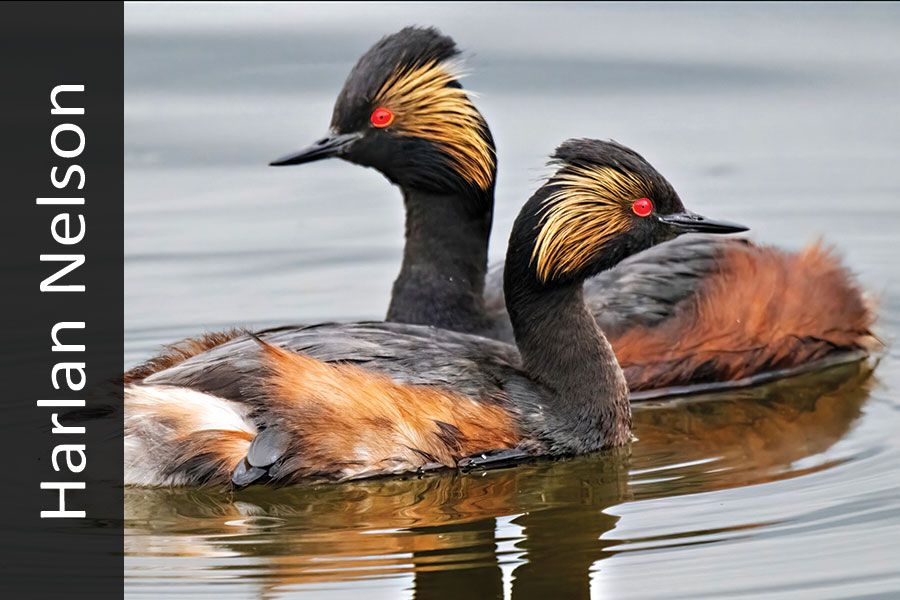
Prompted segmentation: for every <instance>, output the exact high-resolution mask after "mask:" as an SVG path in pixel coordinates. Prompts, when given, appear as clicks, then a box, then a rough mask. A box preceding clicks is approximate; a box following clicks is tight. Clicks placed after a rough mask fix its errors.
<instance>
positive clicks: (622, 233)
mask: <svg viewBox="0 0 900 600" xmlns="http://www.w3.org/2000/svg"><path fill="white" fill-rule="evenodd" d="M551 164H553V165H556V166H557V167H558V170H557V172H556V173H555V174H554V175H553V176H552V177H551V178H550V180H549V181H548V182H547V183H546V184H545V185H544V186H543V187H542V188H541V190H539V192H538V193H537V194H535V196H534V197H532V199H531V200H529V204H527V205H526V210H523V212H522V217H521V218H524V219H528V220H531V221H532V222H533V223H532V224H531V226H530V227H524V228H522V229H521V231H525V232H528V235H532V236H534V238H535V239H534V240H528V241H527V242H526V241H525V240H511V241H510V244H511V245H513V244H515V245H517V246H518V245H520V244H521V245H522V246H523V247H524V246H526V243H527V245H528V246H530V247H532V248H533V251H532V254H531V257H530V260H531V265H532V267H533V268H534V269H535V274H536V278H537V279H538V280H540V281H542V282H545V283H548V282H553V281H560V280H568V279H571V278H573V277H575V278H583V277H589V276H591V275H595V274H596V273H599V272H600V271H603V270H605V269H607V268H609V267H610V266H612V265H614V264H615V263H617V262H619V261H621V260H622V259H624V258H626V257H627V256H630V255H632V254H634V253H635V252H639V251H640V250H643V249H645V248H649V247H650V246H653V245H655V244H658V243H660V242H663V241H666V240H669V239H672V238H674V237H676V236H678V235H680V234H682V233H687V232H691V231H706V232H711V233H731V232H738V231H746V229H747V228H746V227H743V226H741V225H736V224H733V223H727V222H724V221H712V220H710V219H707V218H704V217H701V216H699V215H697V214H695V213H692V212H690V211H687V210H685V208H684V206H683V205H682V203H681V199H680V198H679V197H678V194H677V193H676V192H675V189H674V188H673V187H672V186H671V184H669V182H668V181H666V179H665V178H664V177H663V176H662V175H660V174H659V173H658V172H657V171H656V169H654V168H653V167H652V166H650V164H649V163H648V162H647V161H646V160H644V158H643V157H641V155H639V154H638V153H637V152H635V151H634V150H631V149H630V148H626V147H625V146H622V145H620V144H617V143H615V142H611V141H610V142H605V141H600V140H588V139H579V140H569V141H567V142H565V143H563V144H562V145H560V146H559V147H558V148H557V149H556V151H555V152H554V154H553V156H552V160H551ZM601 251H602V253H601Z"/></svg>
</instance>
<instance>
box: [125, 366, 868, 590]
mask: <svg viewBox="0 0 900 600" xmlns="http://www.w3.org/2000/svg"><path fill="white" fill-rule="evenodd" d="M870 372H871V370H870V366H868V365H865V364H863V363H857V364H851V365H843V366H840V367H834V368H832V369H830V370H828V371H826V372H823V373H818V374H814V375H810V376H806V377H802V378H797V379H794V380H790V381H783V382H779V383H776V384H772V385H769V386H766V387H763V388H758V389H751V390H744V391H741V392H734V393H730V394H728V395H727V396H719V397H702V398H692V399H681V400H678V401H671V402H654V403H647V404H645V405H641V406H638V407H636V410H635V415H634V416H635V435H636V437H637V438H638V441H637V442H636V443H634V444H632V446H631V447H630V448H625V449H620V450H617V451H614V452H609V453H604V454H600V455H596V456H590V457H582V458H578V459H571V460H560V461H540V462H536V463H533V464H528V465H522V466H519V467H516V468H510V469H505V470H498V471H490V472H484V473H470V474H465V475H458V474H456V473H445V474H441V475H436V476H429V477H424V478H412V479H405V480H404V479H396V478H394V479H380V480H371V481H359V482H350V483H346V484H341V485H318V486H308V487H294V488H289V489H268V488H251V489H247V490H241V491H239V492H236V493H226V492H224V491H200V490H150V489H138V488H132V489H128V490H127V491H126V497H125V501H126V552H127V554H128V556H129V557H130V558H129V559H128V563H127V567H128V570H129V573H128V576H129V577H132V578H134V580H136V581H137V582H140V580H141V579H142V578H148V579H149V578H153V579H154V581H156V582H158V581H159V579H160V577H161V578H162V579H163V580H166V579H169V580H171V579H176V580H177V579H178V578H179V577H190V578H191V579H192V580H203V579H217V580H219V579H222V578H235V579H236V578H242V580H243V581H247V579H246V578H247V576H248V573H249V574H251V575H252V580H253V581H254V582H255V584H257V585H259V586H260V590H259V593H260V595H262V596H265V597H270V596H277V595H279V594H282V593H285V592H287V591H290V590H295V589H298V588H299V589H308V588H309V586H315V585H322V584H324V583H326V582H331V583H333V582H347V581H353V580H358V579H361V578H376V577H377V578H390V577H392V576H409V577H411V583H410V585H411V588H412V592H411V593H412V595H413V597H415V598H417V599H425V598H429V599H431V598H460V597H466V598H502V597H504V593H505V592H504V590H505V588H504V575H503V570H504V569H503V568H502V567H504V566H505V565H514V569H513V571H512V580H511V582H509V584H510V587H511V596H512V598H516V599H523V598H548V597H560V598H588V597H590V592H591V571H592V566H593V565H595V563H597V561H601V560H603V559H604V558H605V557H607V556H609V555H610V554H611V553H613V552H615V551H616V548H615V546H616V545H619V544H621V543H622V542H623V541H626V540H617V539H615V535H610V532H613V530H614V528H615V527H616V523H617V521H618V519H619V517H617V516H613V515H611V514H609V511H607V509H608V508H610V507H612V506H615V505H617V504H621V503H622V502H627V501H630V500H635V499H647V498H661V497H667V496H673V495H677V494H689V493H698V492H708V491H714V490H721V489H726V488H731V487H737V486H745V485H751V484H756V483H761V482H766V481H773V480H776V479H782V478H789V477H796V476H798V475H801V474H804V473H807V472H809V471H811V470H818V469H824V468H828V467H829V466H830V465H831V463H829V462H827V461H823V462H821V464H816V465H814V466H809V465H808V464H806V462H808V461H804V466H802V467H801V466H797V465H795V463H797V461H800V459H804V458H807V457H810V456H815V455H817V454H820V453H822V452H824V451H825V450H826V449H828V448H829V447H830V446H832V445H833V444H834V443H835V442H837V441H838V440H840V439H841V437H842V436H844V434H846V433H847V431H848V430H849V429H850V428H851V426H852V425H853V423H854V421H855V420H856V418H857V417H858V416H859V414H860V408H861V406H862V404H863V403H864V402H865V400H866V398H867V397H868V390H869V387H870V386H871V381H870V377H869V375H870ZM511 516H512V517H513V518H512V519H511V521H510V522H511V523H512V525H514V526H515V527H517V528H518V531H519V533H517V534H515V536H514V537H515V539H514V540H513V541H514V542H515V549H516V551H517V552H514V553H510V552H509V551H503V552H501V551H500V550H499V547H500V543H499V542H500V541H501V540H499V539H498V537H497V535H498V534H497V532H498V526H497V520H498V519H499V518H504V517H505V518H509V517H511ZM508 529H509V527H506V528H504V529H503V531H504V532H506V533H502V534H501V535H508V531H507V530H508ZM506 545H507V546H508V544H506ZM156 556H178V557H181V558H196V559H198V561H197V562H196V563H190V562H186V561H182V562H183V563H185V564H188V565H192V566H190V567H186V568H188V569H189V570H188V571H186V572H185V573H184V574H183V575H182V574H180V573H179V572H177V571H175V572H169V573H167V574H164V575H161V574H160V573H159V572H158V571H156V570H155V569H154V567H153V565H154V564H155V563H153V562H152V560H150V559H151V558H152V557H156ZM211 557H212V558H216V559H217V560H216V561H212V562H210V561H206V562H204V561H203V560H202V559H208V558H211ZM316 589H319V588H316ZM595 591H596V590H595ZM346 595H347V596H350V595H352V592H346Z"/></svg>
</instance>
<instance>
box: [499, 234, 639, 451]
mask: <svg viewBox="0 0 900 600" xmlns="http://www.w3.org/2000/svg"><path fill="white" fill-rule="evenodd" d="M522 221H523V220H522V219H521V218H520V219H519V220H518V221H517V222H516V226H515V227H514V228H513V235H512V237H511V238H510V247H509V252H508V254H507V259H506V267H505V272H504V282H503V283H504V293H505V295H506V308H507V311H508V312H509V317H510V320H511V321H512V326H513V331H514V332H515V337H516V344H517V345H518V348H519V353H520V354H521V356H522V363H523V366H524V367H525V370H526V371H527V373H528V374H529V376H530V377H531V378H532V379H533V380H534V381H537V382H538V383H540V384H542V385H543V386H544V387H545V388H546V389H547V390H548V396H549V397H548V398H545V399H543V400H544V401H543V403H542V404H543V406H544V407H545V409H546V410H547V411H548V412H550V413H552V416H553V418H552V419H550V420H549V421H548V423H547V425H546V427H547V429H548V431H545V432H542V433H543V434H544V435H545V436H546V437H547V438H548V439H547V441H548V442H549V443H550V444H552V445H554V446H555V447H556V450H558V451H562V452H585V451H590V450H597V449H600V448H604V447H609V446H615V445H621V444H624V443H626V442H627V441H628V440H629V439H630V430H631V408H630V405H629V403H628V388H627V385H626V383H625V377H624V375H623V373H622V369H621V368H620V367H619V364H618V362H617V361H616V357H615V354H614V353H613V350H612V347H611V346H610V344H609V342H608V341H607V340H606V337H605V336H604V335H603V332H602V331H601V330H600V327H599V326H598V325H597V322H596V320H595V319H594V317H593V315H592V314H591V313H590V311H589V310H588V308H587V306H586V305H585V302H584V294H583V289H582V288H583V283H584V278H573V279H569V280H566V281H561V282H550V283H542V282H540V281H538V279H537V277H536V274H535V269H534V266H533V265H532V264H531V260H530V258H531V250H532V247H533V246H531V245H530V244H525V245H521V244H520V243H519V241H520V240H522V239H523V238H533V236H534V232H533V231H523V229H525V224H524V223H522ZM527 223H528V224H530V223H531V221H530V220H529V221H527ZM517 240H519V241H517Z"/></svg>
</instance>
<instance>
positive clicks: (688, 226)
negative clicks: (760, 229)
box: [659, 211, 750, 233]
mask: <svg viewBox="0 0 900 600" xmlns="http://www.w3.org/2000/svg"><path fill="white" fill-rule="evenodd" d="M659 220H660V221H662V222H663V223H665V224H666V225H671V226H672V227H674V228H676V229H678V230H679V231H680V233H738V232H740V231H747V230H748V229H750V228H749V227H745V226H743V225H739V224H737V223H731V222H729V221H716V220H713V219H709V218H707V217H704V216H703V215H698V214H697V213H693V212H690V211H684V212H680V213H675V214H671V215H660V216H659Z"/></svg>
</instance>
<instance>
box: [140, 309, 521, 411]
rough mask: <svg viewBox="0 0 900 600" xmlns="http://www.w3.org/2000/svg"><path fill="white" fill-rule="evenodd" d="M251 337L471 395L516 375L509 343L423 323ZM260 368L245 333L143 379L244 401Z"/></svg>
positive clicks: (285, 330) (330, 326) (325, 327)
mask: <svg viewBox="0 0 900 600" xmlns="http://www.w3.org/2000/svg"><path fill="white" fill-rule="evenodd" d="M256 335H258V336H259V338H260V339H261V340H262V341H264V342H266V343H268V344H272V345H273V346H277V347H281V348H284V349H287V350H290V351H292V352H297V353H302V354H305V355H307V356H310V357H312V358H315V359H317V360H321V361H323V362H326V363H341V364H352V365H356V366H359V367H362V368H364V369H367V370H371V371H373V372H377V373H382V374H384V375H387V376H388V377H391V378H392V379H393V380H394V381H396V382H398V383H410V384H418V385H445V386H447V387H449V388H452V389H454V390H456V391H457V392H458V393H461V394H464V395H470V396H473V397H483V396H485V395H487V394H490V393H492V392H493V391H494V390H496V389H497V388H498V386H500V385H501V382H503V381H506V380H508V379H509V378H510V376H511V374H513V373H518V372H519V355H518V352H517V351H516V349H515V348H513V347H512V346H510V345H508V344H505V343H503V342H498V341H495V340H490V339H486V338H481V337H478V336H472V335H466V334H460V333H455V332H451V331H446V330H442V329H437V328H434V327H427V326H421V325H406V324H402V323H384V322H363V323H346V324H336V323H326V324H321V325H311V326H296V327H279V328H276V329H269V330H265V331H260V332H259V333H257V334H256ZM262 368H263V365H262V363H261V354H260V345H259V342H258V341H257V340H256V339H254V337H253V336H252V335H243V336H239V337H236V338H234V339H232V340H231V341H229V342H226V343H224V344H222V345H220V346H217V347H215V348H213V349H211V350H208V351H206V352H203V353H201V354H198V355H196V356H193V357H191V358H189V359H187V360H185V361H183V362H180V363H178V364H176V365H174V366H172V367H169V368H168V369H165V370H163V371H160V372H158V373H154V374H153V375H151V376H149V377H147V378H146V379H145V380H144V383H146V384H148V385H173V386H180V387H187V388H191V389H195V390H199V391H202V392H207V393H210V394H215V395H216V396H218V397H221V398H228V399H232V400H245V399H248V398H253V397H255V396H256V392H255V390H254V387H255V385H256V384H255V382H256V381H257V380H258V377H259V376H260V375H261V370H262Z"/></svg>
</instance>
